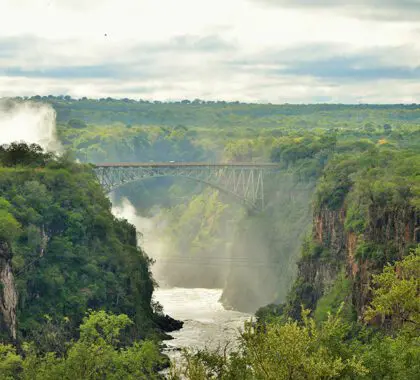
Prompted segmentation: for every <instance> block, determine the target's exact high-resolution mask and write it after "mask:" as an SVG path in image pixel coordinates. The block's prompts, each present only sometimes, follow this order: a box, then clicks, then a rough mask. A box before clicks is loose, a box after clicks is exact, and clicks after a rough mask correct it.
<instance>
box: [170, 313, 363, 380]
mask: <svg viewBox="0 0 420 380" xmlns="http://www.w3.org/2000/svg"><path fill="white" fill-rule="evenodd" d="M302 318H303V324H298V323H297V322H292V321H289V322H286V323H282V322H280V321H274V322H271V323H268V324H263V325H254V324H251V323H248V324H246V325H245V331H244V332H243V333H242V334H241V337H240V347H241V349H240V350H239V351H237V352H233V353H230V354H228V353H226V351H225V352H220V350H219V352H217V351H216V352H198V353H194V352H191V351H190V352H188V351H187V352H184V357H185V358H186V367H185V369H184V370H183V371H178V373H176V371H174V372H175V374H173V375H172V378H173V379H178V378H180V375H181V374H180V372H182V374H183V375H184V376H186V378H187V379H190V380H196V379H222V380H223V379H238V380H239V379H273V380H274V379H275V380H282V379H297V380H298V379H325V378H328V379H341V378H356V377H362V376H364V375H366V374H367V373H368V370H367V368H366V367H365V366H364V365H363V363H362V361H361V360H360V359H359V358H356V355H355V352H354V351H353V349H352V347H351V346H350V345H349V344H348V343H347V342H346V339H345V338H346V334H347V333H348V331H349V326H348V325H346V324H345V323H343V322H342V320H341V319H340V317H339V316H329V318H328V320H327V321H326V322H324V323H323V324H322V325H321V326H320V327H319V328H317V327H316V324H315V322H314V320H312V319H310V318H308V311H303V316H302Z"/></svg>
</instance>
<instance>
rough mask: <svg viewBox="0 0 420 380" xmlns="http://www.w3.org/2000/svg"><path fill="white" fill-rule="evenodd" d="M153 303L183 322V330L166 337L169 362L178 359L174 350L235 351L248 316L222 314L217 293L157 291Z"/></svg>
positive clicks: (224, 310)
mask: <svg viewBox="0 0 420 380" xmlns="http://www.w3.org/2000/svg"><path fill="white" fill-rule="evenodd" d="M154 294H155V299H156V300H157V301H159V302H160V303H161V304H162V306H163V307H164V311H165V313H167V314H169V315H170V316H171V317H173V318H175V319H179V320H182V321H184V327H183V328H182V329H181V330H179V331H174V332H172V333H171V334H170V335H172V336H173V337H174V339H173V340H168V341H166V342H165V344H166V345H167V346H168V350H167V354H168V355H169V357H170V358H171V359H172V360H174V359H175V360H176V359H177V358H179V354H178V353H177V351H176V350H177V349H180V348H186V347H190V348H192V349H203V348H210V349H216V348H218V347H224V346H225V345H226V343H229V348H233V347H235V345H236V343H237V338H238V336H239V331H240V329H242V328H243V325H244V322H245V321H247V320H249V319H250V318H251V315H250V314H245V313H241V312H238V311H233V310H226V309H225V308H224V307H223V305H222V304H221V303H220V302H219V299H220V296H221V294H222V290H221V289H197V288H195V289H185V288H172V289H158V290H157V291H155V293H154Z"/></svg>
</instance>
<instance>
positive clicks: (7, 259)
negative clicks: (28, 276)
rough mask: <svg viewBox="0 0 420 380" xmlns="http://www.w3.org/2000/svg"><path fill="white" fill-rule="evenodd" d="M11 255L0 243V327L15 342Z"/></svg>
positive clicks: (8, 249) (14, 289)
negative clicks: (3, 327)
mask: <svg viewBox="0 0 420 380" xmlns="http://www.w3.org/2000/svg"><path fill="white" fill-rule="evenodd" d="M11 259H12V254H11V250H10V247H9V246H8V244H7V243H5V242H0V313H1V315H0V317H1V318H0V326H1V325H4V326H5V328H6V329H7V331H8V332H9V334H10V336H11V338H12V339H13V340H16V328H17V322H16V307H17V300H18V297H17V292H16V287H15V281H14V277H13V272H12V265H11Z"/></svg>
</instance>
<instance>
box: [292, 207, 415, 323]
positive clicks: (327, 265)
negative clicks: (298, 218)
mask: <svg viewBox="0 0 420 380" xmlns="http://www.w3.org/2000/svg"><path fill="white" fill-rule="evenodd" d="M345 219H346V209H345V208H344V207H343V208H341V209H339V210H329V209H327V208H322V209H320V210H317V211H316V212H315V213H314V218H313V231H312V241H313V243H314V244H315V245H316V246H317V249H316V250H315V252H311V254H309V255H306V256H303V257H302V259H301V260H300V261H299V263H298V280H297V282H296V283H295V286H294V289H293V292H292V296H291V300H290V302H291V306H292V307H291V312H290V313H291V314H292V315H293V316H295V317H299V313H300V304H301V303H303V304H304V305H305V306H306V307H308V308H310V309H312V310H314V309H315V308H316V304H317V301H318V300H319V299H320V298H321V297H322V296H323V295H324V294H326V293H328V291H329V290H330V289H331V287H332V285H333V284H334V282H335V281H336V279H337V276H338V275H339V273H340V272H341V271H342V270H343V268H344V270H345V273H346V276H347V278H350V279H351V280H352V283H353V288H352V303H353V307H354V309H355V311H356V312H357V314H358V316H359V317H360V316H361V315H362V314H363V312H364V309H365V306H366V305H367V303H368V302H369V300H370V281H371V277H372V274H374V273H377V272H379V271H381V270H382V268H383V266H384V265H385V264H386V262H388V261H392V260H397V259H401V258H402V257H403V256H404V254H406V253H407V251H408V249H409V248H410V247H413V246H415V245H416V244H418V243H419V242H420V213H419V212H418V211H416V210H415V209H414V208H413V207H401V208H396V209H393V210H389V209H386V210H384V209H379V208H377V209H375V208H374V207H371V208H370V209H369V215H368V216H367V224H366V228H365V230H364V231H363V233H361V234H356V233H354V232H351V231H346V229H345ZM362 244H367V245H368V250H367V254H366V255H363V254H360V252H359V251H358V248H359V246H360V245H362ZM369 249H371V251H369ZM378 252H379V253H380V254H378Z"/></svg>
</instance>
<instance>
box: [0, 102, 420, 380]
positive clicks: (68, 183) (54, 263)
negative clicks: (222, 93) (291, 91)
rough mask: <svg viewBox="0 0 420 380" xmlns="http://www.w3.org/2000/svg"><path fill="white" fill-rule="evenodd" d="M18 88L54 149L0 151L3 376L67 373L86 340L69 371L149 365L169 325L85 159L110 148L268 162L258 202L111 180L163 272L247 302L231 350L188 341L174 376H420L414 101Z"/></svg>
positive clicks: (101, 158) (419, 133)
mask: <svg viewBox="0 0 420 380" xmlns="http://www.w3.org/2000/svg"><path fill="white" fill-rule="evenodd" d="M28 100H30V101H36V102H42V103H44V104H46V105H49V106H51V107H53V108H54V110H55V111H56V113H57V135H58V138H59V141H60V143H61V145H62V146H63V147H64V149H65V151H66V153H65V154H62V155H59V156H55V155H53V154H50V153H45V152H43V151H42V150H40V149H39V147H37V146H27V145H25V144H11V145H7V146H3V147H2V148H1V150H0V161H1V167H0V188H1V197H0V242H1V244H0V276H1V278H0V279H1V283H2V287H1V288H0V290H1V293H0V294H2V299H0V300H2V302H0V307H1V309H0V311H1V314H2V319H0V320H1V323H2V329H1V332H2V340H3V341H4V342H5V343H8V344H4V345H2V346H0V356H1V357H2V358H3V360H2V363H3V364H0V374H2V375H3V374H4V375H3V376H4V377H5V378H40V379H41V378H42V379H44V378H51V379H54V378H61V377H63V378H66V377H65V375H63V374H65V373H68V371H74V368H79V367H80V366H81V365H82V364H81V363H82V362H81V361H82V357H83V355H84V354H83V353H84V352H86V353H89V354H86V359H84V360H85V361H86V362H89V365H90V366H91V367H89V368H88V369H86V372H84V373H81V372H75V373H79V377H80V378H89V379H90V378H92V379H94V378H95V379H96V378H102V377H103V376H108V377H109V378H112V377H111V375H110V374H114V375H113V376H116V375H115V374H119V376H120V377H115V378H121V376H122V377H124V378H152V376H154V375H152V374H153V373H155V370H156V369H157V368H160V367H161V366H162V363H163V362H164V359H163V358H162V357H161V356H160V355H159V351H158V347H157V345H156V343H154V342H156V341H158V339H159V336H162V331H170V330H171V328H173V327H175V326H179V324H177V323H176V321H173V320H171V319H170V318H169V317H165V316H164V315H163V313H162V310H161V307H160V305H158V304H154V303H153V301H152V293H153V289H154V287H155V283H154V280H153V278H152V276H151V266H152V262H153V261H152V260H151V259H149V258H148V256H147V254H146V253H145V252H144V250H143V249H142V248H139V247H138V246H137V243H138V240H137V235H136V231H135V228H134V227H133V226H132V225H130V224H129V223H128V222H127V221H124V220H119V219H117V218H115V217H114V216H113V215H112V213H111V203H110V201H109V200H108V199H107V198H106V196H105V194H104V193H103V191H102V190H101V188H100V186H99V184H97V182H96V181H95V178H94V175H93V173H92V170H91V167H90V165H89V163H99V162H115V161H116V162H150V161H155V162H160V161H166V162H167V161H202V162H205V161H207V162H208V161H221V162H244V161H248V162H250V161H253V162H275V163H277V164H278V171H277V173H276V174H275V175H272V176H270V178H268V179H267V180H266V188H265V192H266V200H267V207H266V208H265V210H264V211H263V212H261V213H258V214H254V213H250V212H249V211H248V210H246V209H244V208H243V207H242V206H241V205H239V204H237V203H235V202H232V200H231V199H230V198H229V197H228V196H226V195H225V194H223V193H222V192H219V191H217V190H214V189H210V188H205V187H203V186H202V185H199V184H195V183H193V182H191V183H187V182H184V181H179V180H177V179H172V178H160V179H152V180H149V181H148V182H144V183H141V184H137V183H135V184H130V185H127V186H125V187H123V188H121V189H119V190H118V191H117V192H116V193H115V194H113V197H114V198H113V201H114V202H115V203H116V204H118V203H119V202H121V201H122V199H124V198H126V199H128V200H129V201H130V202H131V203H132V204H133V205H134V206H135V207H136V209H137V210H139V213H141V215H144V216H146V217H148V218H149V219H150V220H152V222H153V223H154V224H155V225H156V226H158V228H157V232H158V233H159V239H162V241H163V242H166V244H164V248H163V250H164V251H165V252H163V253H162V257H165V260H166V262H165V260H163V261H162V262H161V263H159V262H157V263H156V264H155V265H157V264H159V265H160V267H161V268H163V269H162V270H163V272H162V273H163V277H164V278H165V280H166V282H167V283H168V284H169V285H171V286H203V287H205V286H207V287H223V289H224V290H223V295H222V302H223V303H224V305H226V306H227V307H232V308H235V309H238V310H244V311H250V312H255V311H257V309H258V311H257V312H256V316H257V322H256V323H250V324H247V325H246V326H245V330H244V332H243V333H242V334H241V337H240V349H239V350H238V351H234V352H231V353H230V354H227V353H226V351H223V348H221V350H219V351H215V352H213V351H208V350H207V351H199V352H194V351H188V350H187V351H186V352H184V359H185V362H186V363H187V365H186V366H184V367H182V368H172V372H171V375H170V376H172V378H173V379H177V378H181V377H180V376H181V373H183V375H184V376H186V377H187V378H189V379H211V378H214V379H238V380H239V379H325V378H330V379H340V378H348V379H359V378H360V379H362V378H366V379H417V378H418V376H419V374H420V368H419V365H418V363H420V350H419V343H420V342H419V332H420V330H419V323H420V283H419V281H420V280H419V278H420V273H419V268H420V265H419V264H420V263H419V257H420V256H419V255H420V252H419V248H417V247H418V245H419V243H420V106H418V105H415V104H413V105H389V106H387V105H384V106H379V105H354V106H347V105H301V106H298V105H271V104H267V105H258V104H244V103H239V102H236V103H227V102H223V101H216V102H204V101H201V100H198V99H197V100H193V101H188V100H185V101H181V102H175V103H161V102H148V101H134V100H129V99H121V100H117V99H110V98H107V99H99V100H97V99H86V98H83V99H71V98H70V97H53V96H48V97H40V96H39V97H33V98H31V99H23V98H19V99H14V100H13V102H17V103H21V102H24V101H28ZM9 102H12V100H9ZM11 107H12V103H11ZM74 160H77V161H78V162H79V163H76V162H74ZM181 258H182V259H181ZM212 258H213V260H214V259H215V258H219V261H211V262H210V264H212V265H205V264H206V263H209V261H208V260H211V259H212ZM216 264H217V265H216ZM174 265H175V266H181V267H182V275H180V274H179V273H180V271H176V270H173V268H174ZM165 268H166V269H165ZM265 305H268V306H265ZM100 309H102V310H104V311H103V312H99V310H100ZM105 311H106V313H105ZM89 326H91V327H89ZM92 326H94V327H92ZM29 342H32V343H31V344H29ZM9 343H10V344H15V347H13V346H12V345H10V344H9ZM98 346H103V347H106V349H104V352H106V354H104V356H100V357H95V355H94V352H95V347H96V348H97V347H98ZM89 355H90V356H89ZM107 355H108V356H107ZM105 362H106V363H107V365H104V364H103V363H105ZM136 362H140V363H142V367H141V368H140V369H139V367H137V366H136V365H135V363H136ZM98 368H101V370H99V369H98ZM31 371H32V372H31ZM37 371H38V372H37ZM42 371H44V372H42ZM60 371H61V372H60ZM89 371H93V372H94V373H95V375H92V376H91V377H89V376H88V375H86V374H87V373H89ZM101 371H102V372H101ZM118 371H126V372H118ZM136 371H137V372H136ZM93 372H92V373H93ZM47 373H48V376H49V377H48V376H47V375H46V374H47ZM140 373H141V374H142V375H140ZM101 376H102V377H101ZM129 376H132V377H129ZM136 376H137V377H136ZM142 376H143V377H142ZM108 377H107V378H108Z"/></svg>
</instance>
